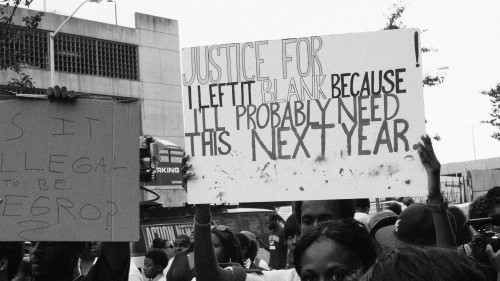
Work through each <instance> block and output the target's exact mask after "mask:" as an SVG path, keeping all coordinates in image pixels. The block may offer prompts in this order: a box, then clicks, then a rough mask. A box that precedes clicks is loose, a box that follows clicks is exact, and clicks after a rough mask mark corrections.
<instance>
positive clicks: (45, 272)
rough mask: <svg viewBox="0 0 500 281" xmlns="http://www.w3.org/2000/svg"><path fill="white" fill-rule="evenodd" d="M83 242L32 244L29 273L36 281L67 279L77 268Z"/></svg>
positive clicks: (83, 246)
mask: <svg viewBox="0 0 500 281" xmlns="http://www.w3.org/2000/svg"><path fill="white" fill-rule="evenodd" d="M84 248H85V242H33V243H32V244H31V249H30V252H31V253H30V260H31V272H32V275H33V277H34V278H35V280H37V281H49V280H50V281H53V280H58V279H69V277H72V276H73V275H74V272H75V270H76V267H77V266H78V257H79V256H80V253H81V252H82V251H83V249H84Z"/></svg>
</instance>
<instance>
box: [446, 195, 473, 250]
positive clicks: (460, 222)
mask: <svg viewBox="0 0 500 281" xmlns="http://www.w3.org/2000/svg"><path fill="white" fill-rule="evenodd" d="M448 211H450V213H451V214H452V215H453V217H454V218H455V222H456V224H457V232H456V233H455V239H456V241H457V245H464V244H467V243H469V242H471V241H472V233H471V231H470V229H469V227H468V226H466V225H465V222H466V221H467V217H466V216H465V214H464V212H463V211H462V210H460V208H458V207H457V206H454V205H452V206H450V207H449V208H448Z"/></svg>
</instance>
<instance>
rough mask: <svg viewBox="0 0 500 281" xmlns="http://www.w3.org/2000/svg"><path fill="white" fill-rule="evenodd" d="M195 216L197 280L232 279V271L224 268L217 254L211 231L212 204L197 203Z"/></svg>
mask: <svg viewBox="0 0 500 281" xmlns="http://www.w3.org/2000/svg"><path fill="white" fill-rule="evenodd" d="M194 218H195V226H194V264H195V266H194V268H195V271H196V280H198V281H217V280H231V275H232V272H231V271H228V270H224V269H222V268H221V267H220V266H219V264H218V263H217V258H216V256H215V250H214V246H213V243H212V234H211V231H210V205H208V204H203V205H196V206H195V216H194Z"/></svg>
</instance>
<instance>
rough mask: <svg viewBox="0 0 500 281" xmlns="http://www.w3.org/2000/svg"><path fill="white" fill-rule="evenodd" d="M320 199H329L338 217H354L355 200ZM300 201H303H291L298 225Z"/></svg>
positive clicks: (300, 211)
mask: <svg viewBox="0 0 500 281" xmlns="http://www.w3.org/2000/svg"><path fill="white" fill-rule="evenodd" d="M322 201H330V203H331V204H332V206H334V207H335V209H336V210H337V211H338V218H342V219H348V218H354V213H355V212H356V202H355V201H354V199H335V200H322ZM302 202H303V201H295V202H293V206H294V213H295V218H296V219H297V222H298V223H299V225H300V223H301V222H300V220H301V219H302Z"/></svg>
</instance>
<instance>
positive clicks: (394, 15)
mask: <svg viewBox="0 0 500 281" xmlns="http://www.w3.org/2000/svg"><path fill="white" fill-rule="evenodd" d="M392 7H393V9H394V10H393V11H392V12H391V13H390V14H389V15H385V16H386V17H387V23H386V24H385V27H384V28H383V30H391V29H401V28H406V26H405V25H404V24H403V22H402V21H401V17H402V16H403V13H404V11H405V10H406V5H405V4H404V3H403V2H399V3H396V4H394V5H393V6H392ZM422 32H425V30H423V31H422ZM420 50H421V51H422V53H423V54H425V53H428V52H437V49H433V48H427V47H421V49H420ZM443 81H444V76H443V75H441V74H438V75H435V76H432V75H429V73H428V74H426V75H425V77H424V80H423V81H422V83H423V85H424V86H429V87H432V86H436V85H439V84H441V83H443Z"/></svg>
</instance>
